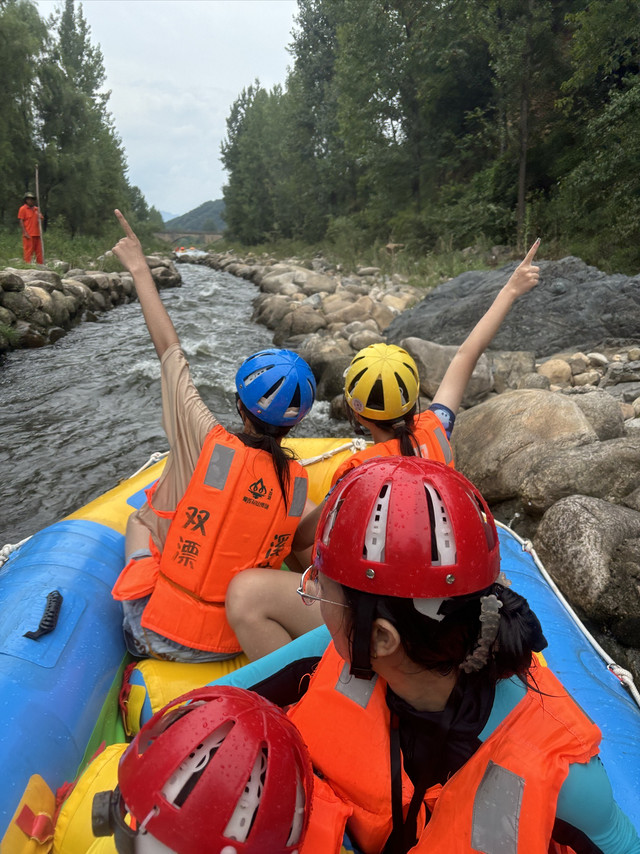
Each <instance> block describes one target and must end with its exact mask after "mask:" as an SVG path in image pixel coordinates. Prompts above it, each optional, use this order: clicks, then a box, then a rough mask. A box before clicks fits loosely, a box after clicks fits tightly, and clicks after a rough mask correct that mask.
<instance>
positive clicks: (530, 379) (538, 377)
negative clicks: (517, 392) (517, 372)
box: [516, 371, 551, 390]
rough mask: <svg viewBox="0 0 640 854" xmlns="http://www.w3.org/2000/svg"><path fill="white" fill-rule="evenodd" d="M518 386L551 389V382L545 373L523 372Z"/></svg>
mask: <svg viewBox="0 0 640 854" xmlns="http://www.w3.org/2000/svg"><path fill="white" fill-rule="evenodd" d="M516 388H542V389H547V390H548V389H550V388H551V383H550V381H549V377H545V375H544V374H539V373H538V372H537V371H536V372H535V373H531V374H523V376H521V377H520V379H519V380H518V383H517V385H516Z"/></svg>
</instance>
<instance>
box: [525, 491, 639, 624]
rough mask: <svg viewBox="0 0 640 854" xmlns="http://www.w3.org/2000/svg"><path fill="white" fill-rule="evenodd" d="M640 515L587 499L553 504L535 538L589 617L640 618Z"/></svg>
mask: <svg viewBox="0 0 640 854" xmlns="http://www.w3.org/2000/svg"><path fill="white" fill-rule="evenodd" d="M639 545H640V513H638V512H637V511H635V510H631V509H628V508H626V507H619V506H617V505H615V504H610V503H609V502H607V501H602V500H601V499H598V498H591V497H587V496H584V495H572V496H568V497H567V498H563V499H562V501H558V502H557V503H556V504H554V505H553V507H551V508H550V509H549V510H547V512H546V513H545V515H544V516H543V518H542V521H541V522H540V525H539V526H538V530H537V532H536V535H535V538H534V546H535V548H536V551H537V553H538V555H539V557H540V559H541V560H542V562H543V563H544V565H545V567H546V569H547V570H548V571H549V573H550V574H551V576H552V577H553V578H554V580H555V581H556V583H557V584H558V586H559V587H560V589H561V590H562V591H564V592H565V593H566V594H567V595H568V596H569V597H570V599H571V602H572V604H574V605H576V606H577V607H578V608H581V609H582V610H583V611H584V612H585V613H586V614H587V615H588V616H589V617H591V618H592V619H593V620H595V621H596V622H598V623H599V624H604V625H618V626H619V625H620V623H621V622H622V621H625V620H631V619H634V618H635V619H636V620H637V618H638V615H639V614H640V584H639V580H640V567H639V565H638V563H637V561H636V562H634V561H633V560H631V561H630V560H629V556H630V555H637V554H638V546H639Z"/></svg>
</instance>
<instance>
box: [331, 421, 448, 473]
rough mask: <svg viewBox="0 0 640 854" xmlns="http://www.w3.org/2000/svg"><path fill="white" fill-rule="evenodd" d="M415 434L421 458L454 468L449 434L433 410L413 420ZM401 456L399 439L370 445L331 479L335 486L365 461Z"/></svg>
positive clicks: (343, 465)
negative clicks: (344, 475)
mask: <svg viewBox="0 0 640 854" xmlns="http://www.w3.org/2000/svg"><path fill="white" fill-rule="evenodd" d="M412 429H413V433H414V436H415V437H416V439H417V440H418V444H419V446H420V456H421V457H423V458H424V459H426V460H436V462H439V463H445V464H446V465H448V466H451V468H454V462H453V451H452V450H451V444H450V442H449V440H448V439H447V434H446V432H445V429H444V427H443V426H442V422H441V421H440V419H439V418H438V416H437V415H436V414H435V412H432V410H430V409H428V410H427V411H426V412H421V413H420V414H419V415H416V417H415V418H414V419H413V425H412ZM399 455H400V442H399V441H398V439H388V440H387V441H386V442H378V443H377V444H375V445H369V446H368V447H366V448H365V449H364V451H358V452H357V453H355V454H354V455H353V456H352V457H349V458H348V459H347V460H345V461H344V462H343V463H342V465H341V466H339V467H338V468H337V469H336V470H335V472H334V474H333V477H332V479H331V484H332V485H333V484H334V483H336V481H338V480H339V479H340V478H341V477H342V475H343V474H345V473H346V472H347V471H349V470H350V469H353V468H355V467H356V466H359V465H360V464H361V463H363V462H364V461H365V460H370V459H372V458H373V457H397V456H399Z"/></svg>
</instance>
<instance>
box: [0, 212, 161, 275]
mask: <svg viewBox="0 0 640 854" xmlns="http://www.w3.org/2000/svg"><path fill="white" fill-rule="evenodd" d="M122 236H123V234H122V231H121V229H120V226H119V225H118V223H117V222H115V221H114V224H113V227H109V228H107V229H106V230H105V232H104V235H102V236H100V237H89V236H86V235H80V236H76V237H70V235H69V233H68V232H66V231H64V229H62V228H59V227H57V226H55V225H54V226H51V227H50V228H48V229H47V230H46V231H45V233H44V241H43V242H44V260H45V266H46V265H47V264H48V263H51V262H52V261H54V260H59V261H64V262H66V263H67V264H69V265H70V266H71V267H79V268H80V269H82V270H88V269H91V270H101V271H103V272H106V273H112V272H116V271H121V270H122V265H121V264H120V262H119V261H118V260H117V258H115V257H113V256H112V255H106V254H105V253H107V252H108V251H109V250H110V249H112V248H113V246H115V244H116V243H117V242H118V240H120V238H121V237H122ZM138 237H139V238H140V242H141V243H142V247H143V249H144V251H145V252H146V253H147V254H151V253H152V252H158V251H164V252H170V251H171V250H170V247H168V245H167V244H166V243H163V242H162V241H160V240H158V239H157V238H155V237H154V236H153V234H151V233H150V232H149V233H146V232H145V230H144V229H141V230H140V233H139V234H138ZM32 266H33V265H31V264H26V263H25V262H24V260H23V258H22V237H21V235H20V232H19V231H18V230H16V231H9V230H3V231H0V268H2V267H15V268H16V269H19V270H22V269H29V268H30V267H32Z"/></svg>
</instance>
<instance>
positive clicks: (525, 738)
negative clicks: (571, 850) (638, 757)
mask: <svg viewBox="0 0 640 854" xmlns="http://www.w3.org/2000/svg"><path fill="white" fill-rule="evenodd" d="M533 670H534V678H535V681H536V684H537V685H538V687H539V689H540V691H541V692H543V694H542V695H541V694H538V693H536V692H535V691H527V693H526V694H525V696H524V697H523V698H522V700H521V701H520V702H519V703H518V704H517V705H516V707H515V708H514V709H513V710H512V711H511V712H510V713H509V714H508V715H507V717H506V718H505V719H504V720H503V721H502V722H501V723H500V724H499V725H498V727H497V728H496V729H495V731H494V732H493V733H492V734H491V735H490V736H489V737H488V738H487V740H486V741H485V742H484V744H482V745H481V746H480V747H479V748H478V750H477V751H476V753H475V754H474V755H473V756H472V757H471V758H470V759H469V760H468V761H467V762H466V764H465V765H464V766H463V767H462V768H461V769H460V770H459V771H457V772H456V773H455V774H454V775H453V776H452V777H451V778H450V779H449V780H448V781H447V783H446V784H445V785H444V786H441V785H437V786H432V787H431V788H430V789H428V790H427V793H426V795H425V801H426V803H427V804H428V806H429V808H430V810H431V813H432V815H431V819H430V821H429V822H428V824H426V826H425V816H426V813H425V810H424V805H423V807H422V808H421V811H420V814H419V816H418V842H417V844H416V845H415V846H414V847H413V848H412V849H411V851H412V852H416V854H418V852H420V854H427V852H428V854H472V852H478V851H494V850H507V849H508V850H509V851H514V852H516V851H517V854H547V852H548V851H550V850H560V849H554V848H553V847H550V846H553V845H554V843H552V842H551V833H552V829H553V824H554V821H555V817H556V801H557V797H558V792H559V791H560V788H561V786H562V783H563V782H564V780H565V778H566V776H567V773H568V769H569V764H570V763H572V762H583V763H584V762H588V761H589V760H590V759H591V758H592V757H593V756H595V755H596V753H597V745H598V743H599V740H600V731H599V730H598V728H597V727H596V726H595V725H594V724H592V723H591V722H590V721H589V720H588V719H587V717H586V716H585V715H584V713H583V712H582V711H581V710H580V709H579V708H578V706H577V705H576V704H575V703H574V701H573V700H572V699H571V698H570V697H569V695H568V694H567V693H566V691H565V690H564V688H563V687H562V685H561V684H560V682H559V681H558V680H557V679H556V677H555V676H554V675H553V674H552V673H551V671H549V670H548V669H547V668H546V667H542V666H534V669H533ZM385 692H386V683H384V682H383V680H382V679H380V678H375V677H374V679H373V680H372V681H371V682H367V681H365V680H361V679H356V678H355V677H352V676H350V675H349V665H348V664H346V663H345V662H344V660H343V659H342V658H340V656H339V655H338V653H337V652H336V650H335V648H334V646H333V644H331V645H330V646H329V647H328V649H327V651H326V653H325V655H324V656H323V658H322V660H321V662H320V664H319V665H318V668H317V670H316V672H315V674H314V675H313V677H312V680H311V683H310V686H309V689H308V691H307V693H306V694H305V696H304V697H303V698H302V700H300V702H299V703H297V704H296V705H295V706H294V707H293V708H292V709H291V710H290V712H289V714H290V716H291V718H292V719H293V721H294V722H295V724H296V726H297V727H298V729H299V730H300V732H301V733H302V736H303V738H304V740H305V742H306V744H307V746H308V748H309V752H310V754H311V759H312V762H313V765H314V768H316V769H317V771H318V772H319V774H320V776H321V777H322V778H323V779H322V780H321V781H320V785H319V795H320V800H321V803H320V807H319V810H318V814H317V816H316V819H315V820H314V815H313V812H312V816H311V829H310V833H309V842H308V845H307V842H306V841H305V845H304V846H303V849H302V850H303V853H304V854H320V852H321V850H322V849H321V847H319V846H315V844H314V840H315V839H316V838H318V837H317V834H319V833H320V830H319V829H318V828H316V827H315V824H316V821H322V822H323V824H324V826H325V828H324V832H325V834H326V833H327V832H328V830H327V829H328V828H329V827H330V828H331V833H332V839H331V843H329V844H327V843H325V844H327V847H326V851H329V852H330V851H333V850H334V849H335V845H336V844H338V842H339V841H340V840H341V839H342V834H343V832H344V830H345V826H347V832H348V834H349V837H350V838H351V840H352V841H353V842H354V843H355V845H356V847H357V848H358V849H360V850H361V851H362V852H364V854H378V852H380V851H382V849H383V848H384V845H385V842H386V840H387V838H388V836H389V834H390V832H391V829H392V816H391V795H390V792H391V771H390V747H389V727H390V712H389V709H388V707H387V704H386V700H385ZM327 785H329V786H330V787H331V789H332V791H333V793H334V804H333V805H328V798H327V794H326V792H325V791H324V789H325V788H326V786H327ZM412 794H413V785H412V783H411V781H410V780H409V778H408V776H407V774H406V773H405V772H404V770H403V772H402V799H403V805H404V811H405V814H406V811H407V809H408V806H409V803H410V801H411V796H412ZM496 840H498V842H499V843H500V844H498V842H497V841H496ZM501 845H502V847H501ZM564 850H567V849H564Z"/></svg>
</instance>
